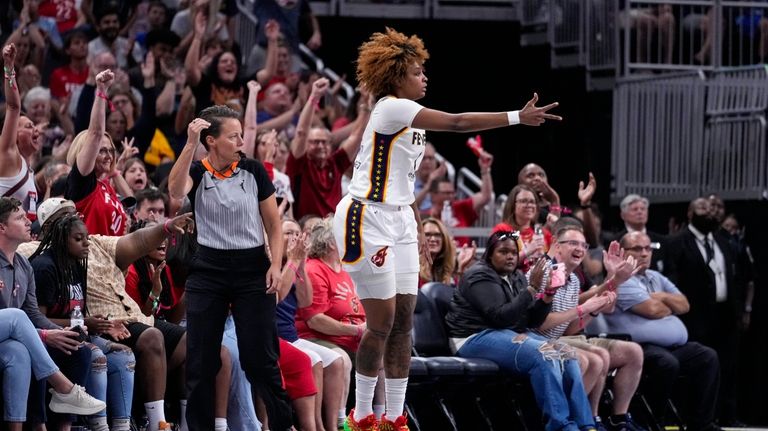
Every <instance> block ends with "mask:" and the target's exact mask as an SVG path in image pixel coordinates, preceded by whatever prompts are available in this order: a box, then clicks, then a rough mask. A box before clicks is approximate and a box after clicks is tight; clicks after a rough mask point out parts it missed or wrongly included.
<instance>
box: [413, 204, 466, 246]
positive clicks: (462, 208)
mask: <svg viewBox="0 0 768 431" xmlns="http://www.w3.org/2000/svg"><path fill="white" fill-rule="evenodd" d="M440 209H442V208H440ZM434 210H435V207H431V208H430V209H429V210H427V211H426V212H425V214H424V215H426V216H432V217H435V218H437V219H439V218H440V216H441V214H440V213H441V211H437V212H436V213H435V211H434ZM451 210H452V212H453V218H455V219H456V222H457V223H456V226H454V227H472V225H474V224H475V222H476V221H477V217H478V215H477V211H475V206H474V205H473V204H472V198H471V197H468V198H466V199H460V200H457V201H453V202H451ZM454 239H455V240H456V242H457V243H458V244H459V246H462V245H465V244H471V243H472V238H468V237H466V236H459V237H456V238H454Z"/></svg>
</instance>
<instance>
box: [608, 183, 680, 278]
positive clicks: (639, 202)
mask: <svg viewBox="0 0 768 431" xmlns="http://www.w3.org/2000/svg"><path fill="white" fill-rule="evenodd" d="M648 206H649V202H648V199H646V198H644V197H642V196H640V195H636V194H634V193H633V194H629V195H627V196H625V197H624V199H622V200H621V203H620V204H619V210H620V211H621V214H620V216H621V219H622V220H624V229H622V230H620V231H619V232H617V233H616V234H615V235H614V236H613V237H612V238H611V240H612V241H613V240H615V241H621V239H622V238H623V237H624V235H626V234H628V233H630V232H642V233H644V234H646V235H648V238H650V239H651V247H653V249H654V252H653V255H652V258H651V259H652V260H651V266H650V269H652V270H655V271H659V272H662V271H663V270H664V264H663V262H664V255H665V254H666V243H667V237H666V236H665V235H662V234H660V233H656V232H651V231H649V230H648V229H646V227H645V225H646V224H647V223H648ZM608 243H610V241H608ZM605 248H606V249H607V248H608V244H605Z"/></svg>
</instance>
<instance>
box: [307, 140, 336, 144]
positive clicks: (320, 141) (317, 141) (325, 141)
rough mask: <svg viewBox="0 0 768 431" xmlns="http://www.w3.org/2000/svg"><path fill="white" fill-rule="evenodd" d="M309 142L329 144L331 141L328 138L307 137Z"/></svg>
mask: <svg viewBox="0 0 768 431" xmlns="http://www.w3.org/2000/svg"><path fill="white" fill-rule="evenodd" d="M307 142H309V143H310V144H315V145H321V144H322V145H328V144H329V143H330V142H331V141H329V140H327V139H307Z"/></svg>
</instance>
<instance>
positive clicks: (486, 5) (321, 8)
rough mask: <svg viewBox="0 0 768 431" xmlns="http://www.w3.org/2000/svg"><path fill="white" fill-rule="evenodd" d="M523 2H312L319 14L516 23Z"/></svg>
mask: <svg viewBox="0 0 768 431" xmlns="http://www.w3.org/2000/svg"><path fill="white" fill-rule="evenodd" d="M518 1H519V0H394V1H371V0H328V1H318V0H312V1H311V2H310V5H311V7H312V12H313V13H314V14H315V15H319V16H327V15H340V16H355V17H374V18H405V19H452V20H487V21H515V20H517V18H518V12H517V3H518Z"/></svg>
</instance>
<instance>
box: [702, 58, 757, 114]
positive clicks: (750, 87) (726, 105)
mask: <svg viewBox="0 0 768 431" xmlns="http://www.w3.org/2000/svg"><path fill="white" fill-rule="evenodd" d="M767 82H768V68H766V65H761V66H752V67H738V68H724V69H720V70H716V71H714V72H712V73H711V74H710V77H709V79H708V82H707V115H713V116H714V115H728V114H751V113H756V112H763V111H765V110H766V108H768V86H767V85H766V83H767Z"/></svg>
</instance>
